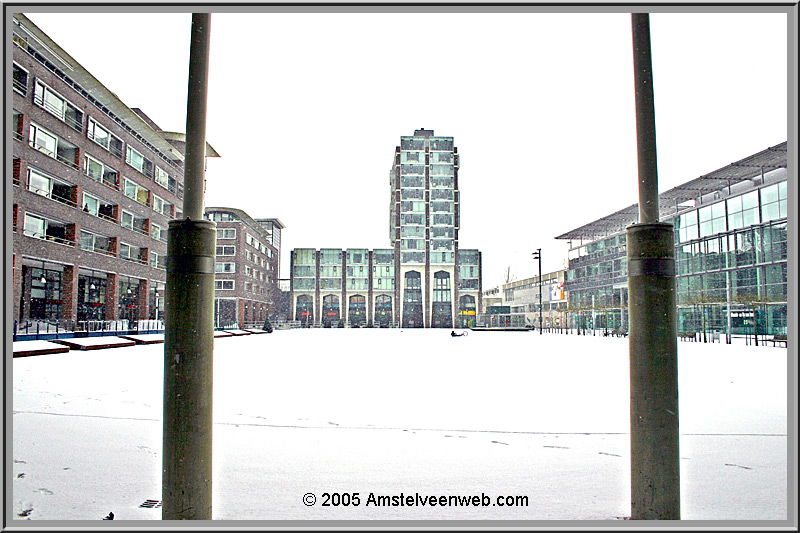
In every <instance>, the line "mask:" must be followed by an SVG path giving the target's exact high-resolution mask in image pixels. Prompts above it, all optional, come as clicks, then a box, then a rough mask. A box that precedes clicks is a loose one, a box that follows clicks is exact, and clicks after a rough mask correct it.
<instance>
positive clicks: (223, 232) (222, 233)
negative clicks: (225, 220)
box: [217, 228, 236, 241]
mask: <svg viewBox="0 0 800 533" xmlns="http://www.w3.org/2000/svg"><path fill="white" fill-rule="evenodd" d="M235 238H236V228H218V229H217V240H218V241H219V240H222V239H235Z"/></svg>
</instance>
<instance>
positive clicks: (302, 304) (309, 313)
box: [294, 294, 314, 327]
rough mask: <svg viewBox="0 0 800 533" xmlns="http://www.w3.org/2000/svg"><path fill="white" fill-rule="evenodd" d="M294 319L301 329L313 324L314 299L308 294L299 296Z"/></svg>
mask: <svg viewBox="0 0 800 533" xmlns="http://www.w3.org/2000/svg"><path fill="white" fill-rule="evenodd" d="M294 319H295V320H299V321H300V322H301V323H302V325H303V327H308V325H309V324H312V323H313V322H314V298H313V297H312V296H311V295H309V294H301V295H300V296H298V297H297V303H296V304H295V311H294Z"/></svg>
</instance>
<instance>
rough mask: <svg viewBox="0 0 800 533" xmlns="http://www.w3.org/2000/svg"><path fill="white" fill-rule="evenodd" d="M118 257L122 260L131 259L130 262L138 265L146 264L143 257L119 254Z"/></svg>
mask: <svg viewBox="0 0 800 533" xmlns="http://www.w3.org/2000/svg"><path fill="white" fill-rule="evenodd" d="M119 258H120V259H122V260H124V261H131V262H132V263H139V264H140V265H146V264H147V261H145V260H143V259H139V258H138V257H131V256H129V255H120V256H119Z"/></svg>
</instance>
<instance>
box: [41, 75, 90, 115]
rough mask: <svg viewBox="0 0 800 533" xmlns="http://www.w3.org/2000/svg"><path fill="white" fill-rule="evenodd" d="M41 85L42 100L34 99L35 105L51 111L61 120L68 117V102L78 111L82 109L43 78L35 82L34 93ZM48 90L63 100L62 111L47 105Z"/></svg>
mask: <svg viewBox="0 0 800 533" xmlns="http://www.w3.org/2000/svg"><path fill="white" fill-rule="evenodd" d="M39 87H42V102H41V103H38V102H37V101H36V100H37V99H36V98H34V100H33V103H34V105H36V106H37V107H40V108H42V109H44V110H45V111H47V112H48V113H50V114H51V115H53V116H54V117H56V118H58V119H59V120H64V119H65V118H66V114H67V104H69V105H71V106H72V107H73V108H74V109H76V110H77V111H80V109H78V107H77V106H76V105H75V104H73V103H72V102H70V101H69V100H67V99H66V98H64V97H63V96H62V95H61V94H60V93H59V92H58V91H56V90H55V89H53V88H52V87H50V86H49V85H47V84H46V83H44V82H43V81H42V80H39V79H37V80H36V84H35V86H34V89H33V93H34V95H35V94H36V93H37V92H38V88H39ZM48 92H49V93H51V94H53V95H54V96H55V97H56V98H58V99H59V100H61V110H60V112H56V111H57V110H54V109H50V107H48V106H47V105H46V102H47V93H48ZM80 112H81V113H83V111H80Z"/></svg>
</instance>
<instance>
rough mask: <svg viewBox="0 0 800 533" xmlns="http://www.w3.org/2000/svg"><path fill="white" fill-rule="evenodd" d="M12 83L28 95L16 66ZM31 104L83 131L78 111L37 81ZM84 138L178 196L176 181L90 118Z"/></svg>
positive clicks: (23, 74) (21, 71) (25, 75)
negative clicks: (122, 159) (120, 158)
mask: <svg viewBox="0 0 800 533" xmlns="http://www.w3.org/2000/svg"><path fill="white" fill-rule="evenodd" d="M14 79H15V81H16V82H17V83H15V85H14V87H15V88H16V89H17V92H19V93H20V94H22V95H23V96H25V95H26V93H27V79H28V73H27V71H25V69H23V68H22V67H21V66H19V65H17V64H16V63H14ZM22 87H24V90H20V89H21V88H22ZM33 103H34V104H36V105H37V106H39V107H41V108H42V109H44V110H45V111H47V112H48V113H50V114H51V115H53V116H55V117H56V118H58V119H59V120H61V121H62V122H64V123H66V124H67V125H68V126H70V127H71V128H72V129H74V130H76V131H82V130H83V115H84V114H83V112H82V111H81V110H80V109H79V107H78V106H76V105H74V104H73V103H72V102H70V101H69V100H68V99H67V98H65V97H63V96H62V95H61V94H59V93H58V92H56V91H55V90H54V89H53V88H51V87H50V86H48V85H47V84H45V83H44V82H42V81H41V80H39V79H37V80H36V83H35V87H34V95H33ZM86 135H87V137H88V138H89V139H90V140H92V141H94V142H95V144H97V145H98V146H101V147H102V148H104V149H105V150H106V151H108V152H109V153H111V154H113V155H115V156H117V157H123V155H124V157H125V162H126V163H127V164H128V165H130V166H131V167H133V168H134V169H136V170H138V171H139V172H140V173H142V174H144V175H145V176H147V177H148V178H152V179H153V180H154V181H155V182H156V183H158V184H159V185H161V186H162V187H164V188H165V189H167V190H170V191H172V192H173V193H175V194H178V192H179V188H180V184H179V183H178V181H177V180H176V179H174V178H171V177H170V176H169V173H168V172H167V171H166V170H164V169H163V168H161V167H160V166H158V165H156V164H154V163H153V162H152V161H150V160H149V159H148V158H146V157H145V156H144V155H142V153H141V152H139V151H138V150H136V149H135V148H133V147H132V146H130V145H127V146H126V145H125V143H124V142H123V141H122V139H120V138H119V137H117V136H116V135H114V134H113V133H111V131H110V130H109V129H108V128H106V127H104V126H103V125H101V124H100V123H99V122H98V121H97V120H96V119H94V118H92V117H89V118H88V120H87V131H86Z"/></svg>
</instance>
